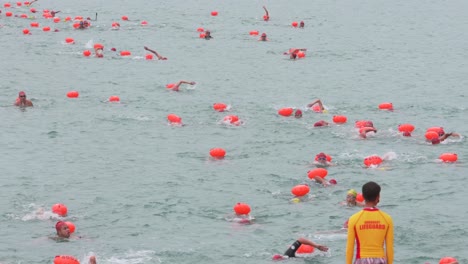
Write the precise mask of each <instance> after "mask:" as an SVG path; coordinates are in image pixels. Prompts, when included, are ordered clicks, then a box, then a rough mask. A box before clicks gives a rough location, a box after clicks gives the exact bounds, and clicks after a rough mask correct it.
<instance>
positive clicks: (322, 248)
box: [297, 237, 328, 251]
mask: <svg viewBox="0 0 468 264" xmlns="http://www.w3.org/2000/svg"><path fill="white" fill-rule="evenodd" d="M297 241H299V243H301V244H306V245H309V246H313V247H314V248H316V249H318V250H320V251H328V247H327V246H324V245H319V244H316V243H314V242H312V241H310V240H308V239H305V238H303V237H300V238H299V239H297Z"/></svg>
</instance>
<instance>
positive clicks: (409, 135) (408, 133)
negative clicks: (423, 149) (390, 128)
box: [403, 131, 411, 137]
mask: <svg viewBox="0 0 468 264" xmlns="http://www.w3.org/2000/svg"><path fill="white" fill-rule="evenodd" d="M403 136H404V137H411V132H409V131H405V132H403Z"/></svg>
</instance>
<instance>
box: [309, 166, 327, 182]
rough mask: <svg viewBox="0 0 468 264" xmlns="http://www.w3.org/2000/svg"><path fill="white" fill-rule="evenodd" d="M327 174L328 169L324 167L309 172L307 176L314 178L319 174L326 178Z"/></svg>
mask: <svg viewBox="0 0 468 264" xmlns="http://www.w3.org/2000/svg"><path fill="white" fill-rule="evenodd" d="M327 174H328V171H327V170H326V169H324V168H316V169H313V170H310V171H308V172H307V176H308V177H309V179H311V180H313V179H314V178H315V176H319V177H320V178H325V177H326V176H327Z"/></svg>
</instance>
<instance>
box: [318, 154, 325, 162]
mask: <svg viewBox="0 0 468 264" xmlns="http://www.w3.org/2000/svg"><path fill="white" fill-rule="evenodd" d="M317 161H318V162H320V163H326V162H327V155H326V154H325V153H323V152H320V153H319V154H317Z"/></svg>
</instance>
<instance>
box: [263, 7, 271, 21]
mask: <svg viewBox="0 0 468 264" xmlns="http://www.w3.org/2000/svg"><path fill="white" fill-rule="evenodd" d="M263 10H265V15H264V16H263V20H264V21H268V20H270V15H269V14H268V10H267V9H266V7H265V6H263Z"/></svg>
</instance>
